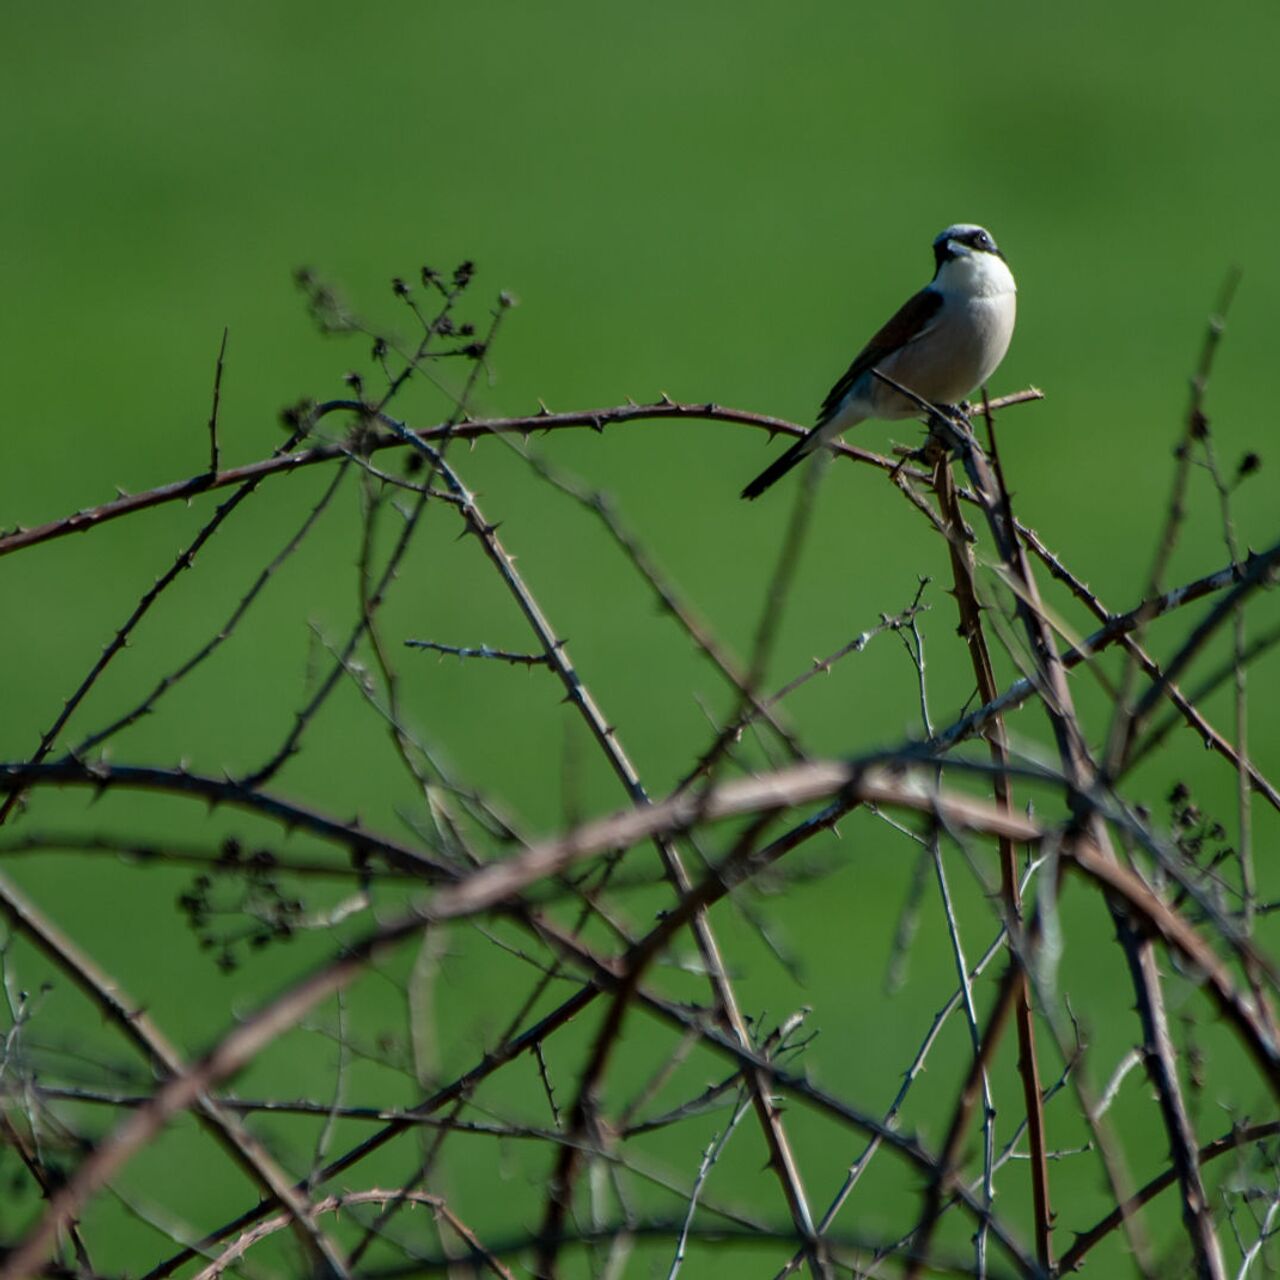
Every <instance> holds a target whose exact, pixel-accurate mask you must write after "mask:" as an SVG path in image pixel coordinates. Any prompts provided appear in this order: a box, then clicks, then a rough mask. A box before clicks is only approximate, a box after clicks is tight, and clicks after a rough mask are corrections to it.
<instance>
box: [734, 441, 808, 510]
mask: <svg viewBox="0 0 1280 1280" xmlns="http://www.w3.org/2000/svg"><path fill="white" fill-rule="evenodd" d="M815 434H816V433H815V432H812V431H811V432H810V433H809V434H808V435H807V436H801V437H800V439H799V440H797V441H796V442H795V444H793V445H792V446H791V448H790V449H788V450H787V451H786V453H784V454H783V455H782V456H781V457H780V458H777V459H775V460H774V461H773V462H771V463H770V464H769V465H768V466H767V467H765V469H764V470H763V471H762V472H761V473H760V474H759V475H758V476H756V478H755V479H754V480H753V481H752V482H751V483H750V484H749V485H747V487H746V488H745V489H743V491H742V496H743V497H744V498H758V497H759V496H760V495H761V494H762V493H763V492H764V491H765V490H766V489H767V488H768V487H769V486H770V485H771V484H774V483H775V482H776V481H778V480H781V479H782V477H783V476H785V475H786V474H787V472H788V471H790V470H791V468H792V467H794V466H795V465H796V463H798V462H801V461H803V460H804V459H805V458H806V457H808V455H809V454H811V453H812V452H813V449H814V435H815Z"/></svg>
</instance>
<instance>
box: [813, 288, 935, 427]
mask: <svg viewBox="0 0 1280 1280" xmlns="http://www.w3.org/2000/svg"><path fill="white" fill-rule="evenodd" d="M941 306H942V294H940V293H939V292H938V291H937V290H936V289H930V288H924V289H921V290H920V292H919V293H917V294H916V295H915V296H914V297H911V298H908V299H907V300H906V302H904V303H903V304H902V306H900V307H899V308H898V310H897V311H896V312H895V313H894V315H893V317H892V318H891V319H890V320H889V322H888V324H886V325H885V326H884V328H882V329H881V330H880V331H879V332H878V333H877V334H876V335H875V337H873V338H872V339H871V341H870V342H868V343H867V345H866V346H865V347H863V348H862V350H861V351H859V352H858V354H857V355H856V356H854V358H853V363H852V364H851V365H850V366H849V367H848V369H846V370H845V373H844V376H843V377H842V378H841V379H840V381H839V382H837V383H836V385H835V386H834V387H832V388H831V390H830V391H828V392H827V398H826V399H825V400H824V401H823V402H822V408H821V409H820V410H819V412H818V426H822V424H823V423H825V422H829V421H830V420H831V419H832V418H834V417H835V415H836V414H837V412H839V409H840V403H841V401H843V400H844V398H845V396H846V395H848V394H849V390H850V388H851V387H852V386H853V384H854V383H855V382H857V380H858V379H859V378H861V377H862V375H863V374H864V373H866V372H867V370H868V369H874V368H875V366H876V365H877V364H879V363H880V361H881V360H883V359H884V358H885V357H886V356H889V355H892V354H893V352H895V351H897V350H898V348H899V347H905V346H906V345H907V343H909V342H915V341H916V340H917V339H918V338H920V337H922V336H923V335H924V334H925V333H926V332H927V331H928V330H929V329H930V328H931V327H932V322H933V318H934V316H935V315H937V312H938V308H939V307H941Z"/></svg>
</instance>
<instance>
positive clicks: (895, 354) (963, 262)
mask: <svg viewBox="0 0 1280 1280" xmlns="http://www.w3.org/2000/svg"><path fill="white" fill-rule="evenodd" d="M933 260H934V262H935V264H936V267H935V270H934V273H933V279H932V280H930V281H929V283H928V284H927V285H925V287H924V288H923V289H921V290H920V292H919V293H917V294H916V295H915V296H914V297H913V298H908V299H907V301H906V302H905V303H903V305H902V306H901V307H900V308H899V309H898V312H897V314H896V315H895V316H894V317H893V319H892V320H890V321H889V323H888V324H886V325H885V326H884V328H883V329H881V330H880V332H879V333H877V334H876V335H875V337H874V338H872V339H871V341H870V342H868V343H867V345H866V346H865V347H863V348H862V350H861V351H860V352H858V354H857V355H856V356H855V357H854V360H853V363H852V364H851V365H850V366H849V368H848V370H847V372H846V373H845V375H844V377H843V378H841V379H840V381H839V382H837V383H836V385H835V386H834V387H832V388H831V390H830V391H829V392H828V393H827V398H826V399H825V400H824V401H823V402H822V409H821V411H820V412H819V414H818V423H817V425H816V426H815V427H814V428H813V430H812V431H810V432H809V434H808V435H807V436H803V437H801V439H799V440H797V441H796V442H795V444H793V445H792V446H791V448H790V449H788V450H787V451H786V453H784V454H783V455H782V457H780V458H779V459H778V460H777V461H776V462H774V463H772V464H771V465H770V466H768V467H766V468H765V469H764V470H763V471H762V472H761V473H760V474H759V475H758V476H756V478H755V479H754V480H753V481H752V482H751V483H750V484H749V485H747V487H746V488H745V489H743V491H742V496H743V497H744V498H758V497H759V496H760V495H761V494H762V493H763V492H764V491H765V490H766V489H767V488H768V487H769V486H770V485H771V484H773V482H774V481H775V480H778V479H780V478H781V477H782V476H784V475H785V474H786V473H787V472H788V471H790V470H791V468H792V467H794V466H795V465H796V463H798V462H800V461H801V460H802V459H804V458H806V457H808V455H809V454H811V453H812V452H813V451H814V450H815V449H817V448H819V446H821V445H824V444H826V443H827V442H828V441H829V440H832V439H834V438H835V437H836V436H838V435H839V434H840V433H841V432H842V431H846V430H847V429H848V428H849V427H853V426H856V425H857V424H858V423H859V422H865V421H866V420H867V419H868V418H910V417H912V416H914V415H917V414H919V413H920V409H919V406H918V405H916V404H914V403H913V402H912V401H910V400H908V399H907V397H906V396H904V395H902V394H900V393H899V392H897V391H895V390H893V388H892V387H890V386H889V385H888V384H887V383H885V382H882V381H881V380H880V379H879V378H877V377H876V376H875V373H874V372H872V371H873V370H875V369H878V370H879V371H880V372H881V373H883V374H884V375H885V376H886V377H889V378H892V379H893V380H894V382H896V383H898V384H899V385H900V386H903V387H906V388H907V389H908V390H909V391H914V392H915V393H916V395H918V396H919V397H920V398H921V399H922V400H927V401H929V403H930V404H936V405H954V404H957V403H958V402H959V401H961V400H963V399H964V398H965V396H967V395H968V394H969V393H970V392H971V391H972V390H973V389H974V388H975V387H979V386H981V385H982V384H983V383H984V382H986V380H987V379H988V378H989V377H990V376H991V375H992V374H993V373H994V372H995V371H996V367H997V366H998V365H999V363H1000V361H1001V360H1003V359H1004V353H1005V352H1006V351H1008V349H1009V339H1010V338H1011V337H1013V322H1014V317H1015V313H1016V311H1017V293H1018V290H1017V286H1016V285H1015V284H1014V282H1013V273H1012V272H1011V271H1010V270H1009V267H1008V264H1007V263H1006V262H1005V260H1004V254H1002V253H1001V252H1000V250H999V249H998V248H996V242H995V241H994V240H993V239H992V238H991V236H990V235H989V234H988V233H987V232H986V231H985V230H984V229H983V228H982V227H977V226H974V225H973V224H972V223H968V222H959V223H957V224H956V225H955V226H954V227H948V228H947V229H946V230H945V231H944V232H942V233H941V234H940V235H939V236H938V237H937V239H935V240H934V242H933Z"/></svg>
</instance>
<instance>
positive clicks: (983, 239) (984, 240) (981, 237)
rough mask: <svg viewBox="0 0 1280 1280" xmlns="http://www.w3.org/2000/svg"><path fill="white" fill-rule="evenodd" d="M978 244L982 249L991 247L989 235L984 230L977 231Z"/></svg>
mask: <svg viewBox="0 0 1280 1280" xmlns="http://www.w3.org/2000/svg"><path fill="white" fill-rule="evenodd" d="M978 244H979V245H980V246H981V247H982V248H984V249H990V248H991V237H990V236H989V235H987V233H986V232H985V231H979V232H978Z"/></svg>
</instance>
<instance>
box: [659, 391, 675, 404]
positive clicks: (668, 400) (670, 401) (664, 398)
mask: <svg viewBox="0 0 1280 1280" xmlns="http://www.w3.org/2000/svg"><path fill="white" fill-rule="evenodd" d="M658 403H659V404H666V405H672V406H674V405H675V401H674V400H673V399H672V398H671V397H670V396H669V395H667V393H666V392H665V391H664V392H663V393H662V396H661V398H660V399H659V400H658Z"/></svg>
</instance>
